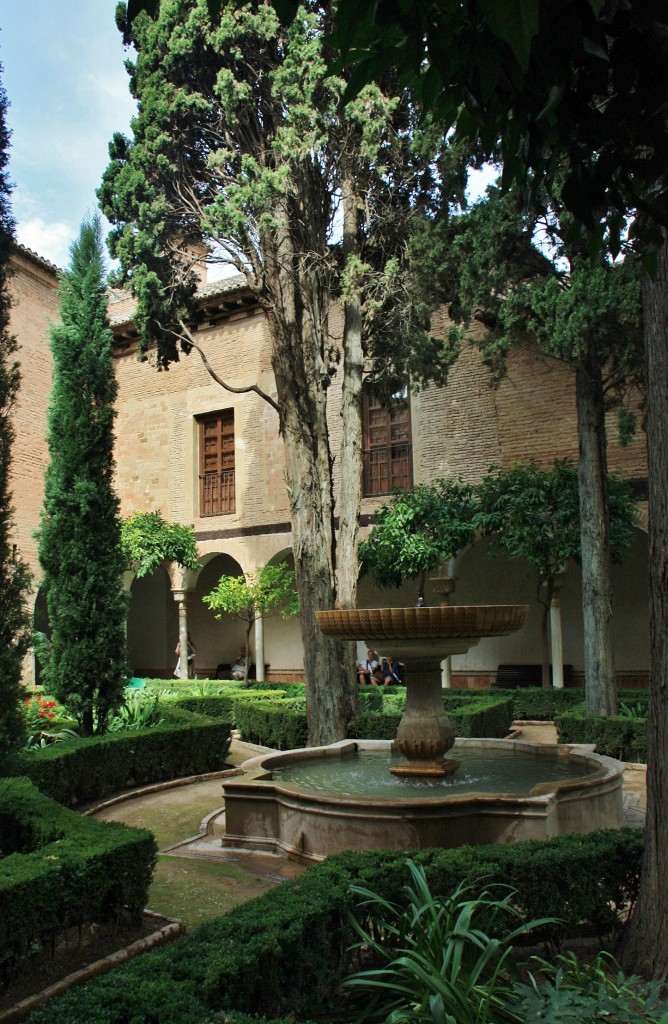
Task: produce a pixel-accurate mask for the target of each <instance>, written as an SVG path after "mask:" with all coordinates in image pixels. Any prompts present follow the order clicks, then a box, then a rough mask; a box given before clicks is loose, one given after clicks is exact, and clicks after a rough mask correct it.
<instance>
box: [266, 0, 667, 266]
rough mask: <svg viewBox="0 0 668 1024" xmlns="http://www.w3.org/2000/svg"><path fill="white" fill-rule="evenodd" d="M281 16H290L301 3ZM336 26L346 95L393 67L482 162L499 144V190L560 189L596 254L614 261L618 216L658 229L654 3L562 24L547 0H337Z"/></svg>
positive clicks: (658, 28)
mask: <svg viewBox="0 0 668 1024" xmlns="http://www.w3.org/2000/svg"><path fill="white" fill-rule="evenodd" d="M276 6H277V8H278V7H289V8H290V9H291V13H292V14H294V11H295V8H296V6H297V4H296V3H295V2H294V0H280V3H279V2H278V0H277V2H276ZM338 14H339V16H338V19H337V25H336V29H335V36H334V41H335V44H336V45H337V47H338V48H339V49H340V50H341V51H342V53H343V54H344V58H345V59H346V62H347V63H350V64H351V65H354V71H353V72H352V75H351V81H350V85H349V93H351V94H354V92H355V91H356V90H358V89H360V88H362V87H363V86H364V84H365V83H366V82H368V81H370V80H371V81H373V80H375V79H377V78H379V77H381V76H382V75H383V74H384V73H386V72H387V70H388V68H391V69H393V70H394V71H395V72H396V73H398V74H399V75H401V76H402V77H403V79H404V80H405V81H408V82H409V83H410V84H411V85H412V86H413V88H414V89H415V90H416V93H417V95H418V96H419V98H420V100H421V101H422V102H423V103H424V104H425V106H426V108H427V109H428V110H432V111H434V113H435V114H436V116H437V118H438V119H439V121H440V122H441V124H442V126H443V128H444V129H447V128H450V127H451V126H453V125H455V124H456V126H457V134H460V135H463V136H465V137H473V138H476V139H477V140H478V141H479V143H480V146H481V148H482V153H483V154H484V155H485V156H486V157H490V156H493V157H495V158H498V151H499V143H500V149H501V156H502V160H503V164H504V175H503V180H504V185H505V186H506V187H509V186H510V185H511V184H512V185H513V186H514V187H515V188H517V189H518V190H519V191H522V192H524V193H528V194H529V196H531V195H532V193H533V192H534V191H535V189H536V185H537V184H538V185H539V186H543V185H545V186H547V188H548V189H550V190H552V189H553V187H554V185H555V183H556V184H557V185H558V187H561V186H562V185H563V188H562V195H563V199H564V202H565V203H566V204H567V205H568V208H569V210H570V211H571V213H572V214H573V215H574V216H575V217H577V218H578V219H579V221H580V223H581V224H583V225H585V227H586V228H587V230H588V231H590V232H591V233H592V235H593V242H594V247H596V248H598V247H600V244H601V241H602V240H603V239H604V237H605V235H606V234H607V236H608V238H607V241H608V244H609V245H610V249H611V251H612V252H613V254H616V251H618V250H619V247H620V245H621V234H622V231H623V228H624V225H625V217H632V218H633V217H635V218H636V221H635V223H634V224H633V225H632V228H631V232H630V235H631V237H632V238H634V237H636V238H637V237H638V236H639V235H640V236H642V230H641V228H647V226H648V224H647V222H648V221H649V222H650V224H651V222H652V221H654V223H655V225H656V224H661V223H664V224H665V221H666V214H665V204H666V188H665V186H662V185H661V180H662V179H661V176H662V168H663V167H665V165H666V160H667V156H668V132H667V131H666V126H665V122H664V121H663V120H662V119H661V116H660V114H659V106H660V104H657V86H656V80H655V78H654V77H653V75H652V73H651V70H650V69H651V67H652V66H653V67H659V66H662V64H663V63H664V62H665V59H666V39H665V32H664V28H665V12H664V10H663V7H662V6H661V5H660V4H658V5H651V6H650V8H649V9H647V8H645V7H643V6H642V5H637V4H634V3H632V4H630V5H623V6H621V7H617V8H615V9H614V10H613V11H609V10H608V9H607V8H606V7H605V5H601V4H598V3H590V2H589V0H578V2H576V3H574V4H573V5H572V7H571V14H572V17H568V18H564V17H563V11H562V10H561V9H560V8H557V7H555V5H554V4H552V3H550V0H528V2H525V0H521V2H520V0H517V2H512V3H507V4H473V3H466V4H461V3H458V2H455V0H440V2H439V3H438V4H434V3H432V2H430V0H415V2H413V3H411V4H408V5H407V4H405V3H404V2H403V0H388V2H386V3H384V4H383V7H382V10H380V9H379V8H378V5H376V4H372V3H368V2H364V3H362V4H359V3H355V2H354V0H341V2H340V3H339V5H338ZM642 15H646V16H642ZM648 65H649V66H648ZM661 95H662V96H663V95H664V94H663V93H661ZM641 153H642V154H643V155H642V156H640V157H639V154H641ZM564 168H566V179H565V181H564V178H563V175H564ZM653 241H656V236H654V237H652V235H651V234H650V244H651V242H653ZM643 242H644V246H645V248H647V247H648V238H647V237H646V236H645V237H644V238H643Z"/></svg>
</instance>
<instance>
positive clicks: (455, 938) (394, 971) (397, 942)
mask: <svg viewBox="0 0 668 1024" xmlns="http://www.w3.org/2000/svg"><path fill="white" fill-rule="evenodd" d="M407 864H408V869H409V871H410V875H411V881H410V883H409V884H408V885H406V886H405V887H404V889H403V890H402V891H403V893H404V896H405V898H406V902H405V904H403V905H400V904H395V903H392V902H390V901H388V900H386V899H385V898H383V897H382V896H380V895H378V894H377V893H374V892H372V891H371V890H369V889H365V888H362V887H359V886H353V887H352V889H351V891H352V892H353V893H355V894H356V895H358V896H360V897H362V901H361V903H360V904H359V905H358V916H357V917H354V916H353V917H352V923H353V927H354V928H355V930H356V932H357V934H358V935H359V942H358V943H356V945H355V947H353V948H355V949H358V950H360V951H361V952H362V953H363V954H364V955H365V957H371V958H372V959H373V960H375V961H376V963H378V964H379V965H380V966H377V967H374V968H371V969H369V970H364V971H360V972H358V973H356V974H353V975H351V976H349V977H348V978H346V979H345V981H344V982H343V985H344V986H345V987H346V988H354V989H356V990H358V992H363V993H365V994H367V995H368V998H367V999H366V1002H365V1003H364V1004H363V1006H362V1009H361V1011H360V1014H359V1020H361V1021H366V1020H372V1021H385V1022H386V1024H404V1022H406V1024H407V1022H411V1024H418V1022H423V1021H424V1022H429V1024H501V1022H504V1024H505V1022H513V1021H519V1020H520V1017H519V1016H517V1014H515V1013H514V1012H513V1011H512V1009H511V1004H512V1002H513V999H512V991H513V981H514V978H515V970H516V969H515V964H514V962H513V960H512V959H511V951H512V946H513V942H514V941H515V940H516V939H517V938H518V937H520V936H524V935H526V934H527V933H528V932H529V931H530V930H531V929H532V928H535V927H538V926H540V925H543V924H545V923H547V922H548V919H547V918H544V919H540V920H536V921H532V922H530V923H525V922H523V921H522V919H521V915H520V914H519V912H518V911H517V910H516V909H515V908H514V907H513V906H512V902H511V900H512V896H513V892H512V890H507V891H506V892H504V893H503V894H502V895H500V896H495V895H494V894H493V893H492V892H491V891H488V890H484V889H481V886H480V885H479V884H478V883H471V884H464V883H462V884H461V885H459V886H458V887H457V888H456V889H455V891H454V892H453V893H452V895H450V896H448V897H447V898H445V899H443V900H441V899H438V898H436V897H434V896H433V895H432V893H431V890H430V888H429V883H428V881H427V878H426V875H425V872H424V869H423V868H422V867H420V866H419V865H416V864H415V863H413V862H412V861H410V860H409V861H408V862H407ZM495 888H498V887H495ZM360 909H362V910H363V920H360V919H359V910H360ZM509 923H510V924H511V925H514V927H511V928H510V929H509V928H508V924H509ZM481 924H482V925H483V926H484V927H481V926H480V925H481ZM490 932H491V934H489V933H490Z"/></svg>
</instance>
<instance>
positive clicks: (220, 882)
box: [148, 856, 275, 931]
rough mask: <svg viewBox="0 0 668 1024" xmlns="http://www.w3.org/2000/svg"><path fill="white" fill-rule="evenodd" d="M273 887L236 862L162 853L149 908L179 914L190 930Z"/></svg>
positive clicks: (173, 915)
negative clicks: (250, 873)
mask: <svg viewBox="0 0 668 1024" xmlns="http://www.w3.org/2000/svg"><path fill="white" fill-rule="evenodd" d="M273 888H275V886H274V885H273V884H271V883H270V882H267V881H264V880H263V879H260V878H256V877H254V876H253V875H248V874H246V873H245V872H243V871H241V870H240V869H239V868H238V867H237V866H236V865H235V864H229V863H220V862H211V861H204V860H191V859H189V858H185V857H169V856H161V857H159V858H158V865H157V868H156V872H155V875H154V877H153V882H152V884H151V888H150V890H149V896H148V907H149V909H150V910H153V911H155V912H156V913H157V914H164V915H165V916H166V917H178V918H179V919H180V920H181V921H184V922H185V924H186V926H187V928H188V930H189V931H190V930H191V929H192V928H195V927H196V926H197V925H199V924H203V923H204V922H205V921H209V920H211V919H212V918H214V917H219V916H220V915H221V914H225V913H227V911H228V910H231V909H232V908H233V907H236V906H238V905H239V904H240V903H245V902H246V901H247V900H250V899H253V898H254V897H255V896H261V895H262V893H265V892H267V890H268V889H273Z"/></svg>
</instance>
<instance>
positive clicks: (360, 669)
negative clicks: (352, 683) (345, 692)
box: [357, 651, 380, 686]
mask: <svg viewBox="0 0 668 1024" xmlns="http://www.w3.org/2000/svg"><path fill="white" fill-rule="evenodd" d="M379 675H380V663H379V661H378V655H377V654H376V652H375V651H367V652H366V661H365V662H362V663H358V665H357V678H358V680H359V683H360V686H364V684H365V683H378V682H379V681H380V679H379V678H378V676H379Z"/></svg>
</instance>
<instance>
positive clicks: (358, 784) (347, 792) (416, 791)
mask: <svg viewBox="0 0 668 1024" xmlns="http://www.w3.org/2000/svg"><path fill="white" fill-rule="evenodd" d="M450 756H451V757H452V758H453V759H454V760H455V761H456V762H457V765H458V766H457V769H456V770H455V771H454V772H453V773H452V774H449V775H438V776H434V775H393V774H392V773H391V771H389V769H391V768H392V766H393V765H395V764H397V763H399V762H400V760H401V756H400V755H399V754H396V753H392V752H391V751H386V750H357V749H356V750H352V751H350V752H348V753H347V754H345V755H344V756H342V757H341V758H340V759H336V760H335V761H332V759H331V758H327V759H326V760H325V759H323V758H321V757H320V758H318V757H313V758H305V759H304V760H299V761H295V762H293V763H292V764H286V765H278V766H276V767H274V768H272V770H271V777H272V780H273V781H274V782H277V783H279V784H281V785H285V786H294V787H296V788H298V789H300V790H304V792H309V793H319V794H325V795H329V796H369V797H373V798H375V799H377V798H383V797H387V798H390V799H393V800H395V799H401V798H403V797H405V796H407V795H415V796H423V797H429V796H436V797H438V796H440V797H448V796H455V795H458V794H462V793H472V792H477V793H529V792H531V790H532V789H533V788H534V787H535V786H538V785H541V784H543V783H554V782H564V781H566V780H567V779H579V778H582V776H584V775H587V774H591V768H590V767H589V766H588V765H587V764H583V763H582V762H580V761H575V760H573V759H571V758H567V757H537V756H536V754H535V753H533V751H527V750H514V749H510V750H508V749H501V750H499V749H498V748H496V749H492V748H486V747H485V748H473V747H466V746H463V745H461V744H458V743H455V746H454V747H453V748H452V750H451V751H450Z"/></svg>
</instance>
